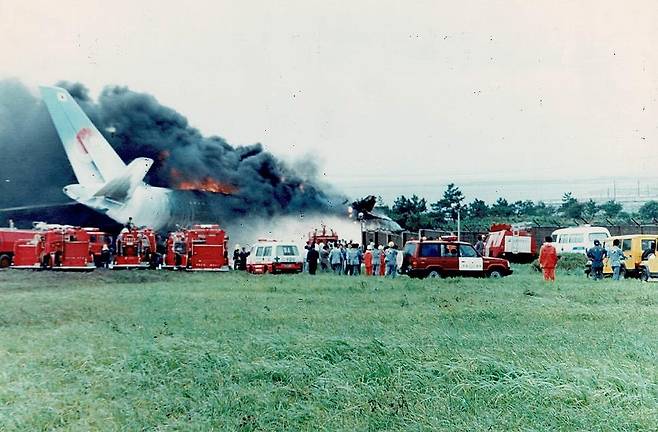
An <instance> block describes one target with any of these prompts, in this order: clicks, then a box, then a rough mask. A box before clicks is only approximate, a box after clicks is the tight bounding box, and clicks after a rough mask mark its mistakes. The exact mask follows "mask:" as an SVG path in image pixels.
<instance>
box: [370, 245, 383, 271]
mask: <svg viewBox="0 0 658 432" xmlns="http://www.w3.org/2000/svg"><path fill="white" fill-rule="evenodd" d="M381 254H382V251H381V250H380V249H379V248H378V247H377V246H373V247H372V275H373V276H379V266H380V262H379V260H380V257H381Z"/></svg>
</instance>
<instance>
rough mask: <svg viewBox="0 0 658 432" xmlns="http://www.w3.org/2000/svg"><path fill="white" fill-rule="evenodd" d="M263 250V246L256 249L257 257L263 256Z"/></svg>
mask: <svg viewBox="0 0 658 432" xmlns="http://www.w3.org/2000/svg"><path fill="white" fill-rule="evenodd" d="M263 249H264V248H263V246H259V247H258V248H256V256H257V257H260V256H263Z"/></svg>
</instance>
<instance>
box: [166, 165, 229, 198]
mask: <svg viewBox="0 0 658 432" xmlns="http://www.w3.org/2000/svg"><path fill="white" fill-rule="evenodd" d="M171 177H172V178H173V179H174V180H175V181H176V189H178V190H194V191H202V192H210V193H223V194H232V193H234V192H235V191H237V190H238V189H237V188H236V187H235V186H233V185H232V184H228V183H222V182H220V181H218V180H215V179H214V178H212V177H210V176H206V177H204V178H203V179H201V180H189V179H185V178H184V177H183V175H182V174H181V172H180V171H178V170H177V169H175V168H172V169H171Z"/></svg>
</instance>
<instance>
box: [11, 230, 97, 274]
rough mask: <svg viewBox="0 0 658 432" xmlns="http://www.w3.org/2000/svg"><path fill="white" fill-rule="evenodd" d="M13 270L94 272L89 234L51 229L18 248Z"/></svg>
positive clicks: (22, 243) (15, 248)
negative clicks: (40, 269)
mask: <svg viewBox="0 0 658 432" xmlns="http://www.w3.org/2000/svg"><path fill="white" fill-rule="evenodd" d="M12 267H13V268H17V269H39V268H42V269H49V270H84V271H87V270H93V269H94V268H96V267H95V266H94V263H93V258H92V256H91V254H90V252H89V233H88V232H87V231H86V230H85V229H83V228H80V227H72V226H65V225H48V226H47V228H45V229H43V230H42V231H35V234H34V235H33V237H32V238H31V239H29V240H19V241H17V242H16V243H15V244H14V263H13V265H12Z"/></svg>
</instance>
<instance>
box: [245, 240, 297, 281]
mask: <svg viewBox="0 0 658 432" xmlns="http://www.w3.org/2000/svg"><path fill="white" fill-rule="evenodd" d="M303 270H304V259H303V258H302V255H301V253H300V248H299V246H297V245H296V244H294V243H286V242H278V241H276V240H266V239H260V240H258V243H256V244H255V245H253V246H252V247H251V251H250V253H249V256H248V257H247V271H248V272H249V273H254V274H264V273H301V272H302V271H303Z"/></svg>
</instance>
